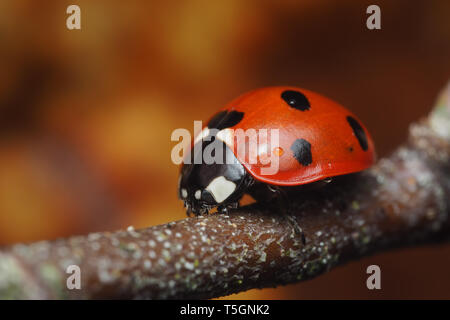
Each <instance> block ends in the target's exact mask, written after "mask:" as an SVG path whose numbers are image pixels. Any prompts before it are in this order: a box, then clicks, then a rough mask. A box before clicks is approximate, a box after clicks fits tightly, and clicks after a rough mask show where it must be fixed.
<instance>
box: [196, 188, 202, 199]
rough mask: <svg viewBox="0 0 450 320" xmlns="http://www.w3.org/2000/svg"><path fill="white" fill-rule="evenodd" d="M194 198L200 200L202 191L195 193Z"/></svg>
mask: <svg viewBox="0 0 450 320" xmlns="http://www.w3.org/2000/svg"><path fill="white" fill-rule="evenodd" d="M194 197H195V199H197V200H200V198H201V197H202V191H201V190H197V191H195V194H194Z"/></svg>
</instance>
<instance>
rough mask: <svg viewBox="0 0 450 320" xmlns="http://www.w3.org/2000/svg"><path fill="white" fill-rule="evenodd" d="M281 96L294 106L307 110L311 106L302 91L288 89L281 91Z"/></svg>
mask: <svg viewBox="0 0 450 320" xmlns="http://www.w3.org/2000/svg"><path fill="white" fill-rule="evenodd" d="M281 98H282V99H283V100H284V101H285V102H286V103H287V104H288V105H289V106H290V107H292V108H295V109H297V110H300V111H306V110H309V109H310V108H311V105H310V104H309V101H308V99H307V98H306V97H305V95H304V94H303V93H301V92H300V91H294V90H286V91H283V93H281Z"/></svg>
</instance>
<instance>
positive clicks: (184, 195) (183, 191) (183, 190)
mask: <svg viewBox="0 0 450 320" xmlns="http://www.w3.org/2000/svg"><path fill="white" fill-rule="evenodd" d="M181 196H182V197H183V199H186V198H187V196H188V193H187V190H186V189H184V188H183V189H181Z"/></svg>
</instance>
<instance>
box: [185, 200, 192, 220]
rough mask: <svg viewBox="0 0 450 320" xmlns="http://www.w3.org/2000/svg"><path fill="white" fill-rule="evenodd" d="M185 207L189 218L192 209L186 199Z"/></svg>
mask: <svg viewBox="0 0 450 320" xmlns="http://www.w3.org/2000/svg"><path fill="white" fill-rule="evenodd" d="M184 207H185V208H186V215H187V217H188V218H190V217H192V210H191V207H190V206H189V204H188V203H186V201H185V202H184Z"/></svg>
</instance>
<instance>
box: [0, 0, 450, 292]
mask: <svg viewBox="0 0 450 320" xmlns="http://www.w3.org/2000/svg"><path fill="white" fill-rule="evenodd" d="M69 4H78V5H79V6H80V7H81V14H82V30H74V31H69V30H67V28H66V18H67V16H68V15H67V14H66V8H67V6H68V5H69ZM370 4H378V5H379V6H380V7H381V19H382V22H381V23H382V30H378V31H370V30H367V28H366V26H365V21H366V17H367V15H366V13H365V11H366V8H367V6H368V5H370ZM449 14H450V2H449V1H440V0H437V1H425V0H422V1H414V2H413V1H399V0H397V1H392V0H390V1H331V0H321V1H313V0H310V1H294V0H293V1H243V0H227V1H176V2H170V1H121V2H119V1H70V2H69V1H32V0H29V1H22V0H19V1H16V0H3V1H1V2H0V41H1V42H0V244H7V243H13V242H19V241H23V242H28V241H34V240H40V239H54V238H56V237H63V236H68V235H72V234H80V233H87V232H90V231H101V230H115V229H118V228H125V227H127V226H129V225H133V226H135V227H136V228H141V227H146V226H149V225H155V224H160V223H165V222H169V221H173V220H178V219H182V218H184V216H185V213H184V210H183V208H182V204H181V202H180V201H178V199H177V196H176V184H177V176H178V168H177V167H176V166H175V165H173V164H172V163H171V161H170V151H171V148H172V147H173V146H174V145H175V143H174V142H171V141H170V134H171V132H172V131H173V130H174V129H176V128H181V127H183V128H188V129H190V130H192V128H193V120H200V119H206V118H208V117H209V116H210V115H211V113H213V112H214V111H215V110H216V109H218V108H219V107H221V106H223V105H224V104H225V103H227V102H228V101H229V100H231V99H232V98H234V97H235V96H237V95H239V94H241V93H243V92H245V91H247V90H250V89H253V88H256V87H261V86H268V85H295V86H300V87H305V88H308V89H311V90H314V91H318V92H320V93H323V94H324V95H327V96H329V97H331V98H333V99H335V100H337V101H339V102H340V103H342V104H343V105H345V106H347V107H348V108H349V109H351V110H353V111H354V112H355V113H356V114H357V115H358V116H359V117H360V118H361V119H362V120H363V121H364V123H365V124H366V126H367V127H368V128H369V129H370V130H371V132H372V135H373V137H374V139H375V142H376V145H377V148H378V153H379V155H380V156H384V155H386V154H387V153H389V152H390V151H392V150H393V149H394V148H395V146H397V145H398V144H399V143H401V142H402V141H403V140H404V139H405V137H406V133H407V128H408V124H409V123H411V122H412V121H414V120H416V119H418V118H419V117H421V116H424V115H426V113H427V112H428V110H429V109H430V107H431V105H432V103H433V101H434V99H435V97H436V94H437V93H438V91H439V90H440V89H441V88H442V87H443V86H444V84H445V83H446V81H447V80H448V78H449V76H450V59H449V56H450V20H449V19H448V17H449ZM370 264H378V265H380V267H381V270H382V290H380V291H377V292H373V291H369V290H367V288H366V286H365V281H366V278H367V275H366V273H365V270H366V267H367V266H368V265H370ZM449 269H450V246H448V245H446V246H443V245H440V246H435V247H426V248H414V249H404V250H395V251H392V252H389V253H386V254H382V255H376V256H373V257H369V258H366V259H363V260H360V261H357V262H353V263H351V264H348V265H346V266H343V267H340V268H338V269H336V270H333V271H332V272H330V273H328V274H327V275H325V276H322V277H319V278H317V279H315V280H312V281H309V282H305V283H301V284H298V285H291V286H287V287H282V288H277V289H267V290H251V291H249V292H246V293H242V294H239V295H233V296H231V297H232V298H244V299H246V298H254V299H273V298H276V299H307V298H337V299H340V298H385V299H391V298H447V299H448V298H450V277H449V276H448V270H449Z"/></svg>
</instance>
